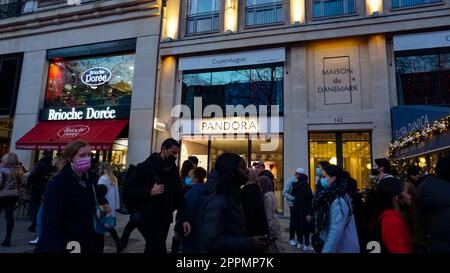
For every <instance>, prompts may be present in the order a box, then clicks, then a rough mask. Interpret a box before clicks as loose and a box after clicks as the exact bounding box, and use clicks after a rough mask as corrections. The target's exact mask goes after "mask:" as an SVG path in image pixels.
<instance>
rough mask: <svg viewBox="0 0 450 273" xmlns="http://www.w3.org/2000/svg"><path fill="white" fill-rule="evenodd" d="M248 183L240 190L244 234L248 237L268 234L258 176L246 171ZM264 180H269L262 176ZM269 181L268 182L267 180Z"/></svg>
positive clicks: (253, 171)
mask: <svg viewBox="0 0 450 273" xmlns="http://www.w3.org/2000/svg"><path fill="white" fill-rule="evenodd" d="M248 177H249V179H248V181H247V183H246V184H245V185H244V186H243V187H242V189H241V194H240V197H241V203H242V210H243V212H244V219H245V221H244V222H245V233H246V234H247V235H248V236H257V235H265V234H268V231H269V230H268V226H267V218H266V214H265V211H264V201H263V198H262V194H261V189H260V187H259V186H258V181H257V179H258V174H257V171H255V170H253V169H250V168H249V169H248ZM264 178H267V179H269V178H268V177H266V176H264ZM269 181H270V180H269Z"/></svg>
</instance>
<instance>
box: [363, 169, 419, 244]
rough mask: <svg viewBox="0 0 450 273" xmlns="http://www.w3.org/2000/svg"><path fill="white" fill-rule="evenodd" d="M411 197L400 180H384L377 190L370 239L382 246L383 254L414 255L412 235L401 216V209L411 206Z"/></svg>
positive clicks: (392, 178) (373, 204)
mask: <svg viewBox="0 0 450 273" xmlns="http://www.w3.org/2000/svg"><path fill="white" fill-rule="evenodd" d="M410 202H411V196H409V194H408V192H407V189H406V187H405V185H404V183H402V182H401V181H400V180H399V179H396V178H394V177H389V178H384V179H383V180H382V181H380V182H379V183H378V185H377V187H376V189H375V194H374V203H372V204H371V207H372V209H373V213H372V221H371V224H370V225H369V238H370V240H372V241H376V242H378V243H379V244H380V247H381V248H380V250H381V252H382V253H412V252H413V241H412V238H411V233H410V231H409V229H408V227H407V225H406V223H405V221H404V220H403V217H402V216H401V214H400V207H401V206H403V205H409V204H410Z"/></svg>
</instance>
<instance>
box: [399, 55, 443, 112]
mask: <svg viewBox="0 0 450 273" xmlns="http://www.w3.org/2000/svg"><path fill="white" fill-rule="evenodd" d="M395 65H396V71H397V73H396V74H397V91H398V97H399V104H401V105H416V104H430V105H434V104H444V105H448V104H450V49H449V48H447V49H432V50H417V51H406V52H400V53H397V55H396V62H395Z"/></svg>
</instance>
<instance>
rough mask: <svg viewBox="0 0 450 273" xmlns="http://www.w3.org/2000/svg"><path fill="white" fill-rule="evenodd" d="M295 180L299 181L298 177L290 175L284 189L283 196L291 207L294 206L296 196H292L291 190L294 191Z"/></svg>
mask: <svg viewBox="0 0 450 273" xmlns="http://www.w3.org/2000/svg"><path fill="white" fill-rule="evenodd" d="M295 182H297V177H295V176H292V177H290V178H289V179H288V181H287V182H286V186H285V187H284V190H283V196H284V198H285V199H286V202H287V204H288V206H289V207H292V206H294V201H295V197H294V196H292V194H291V191H292V183H295Z"/></svg>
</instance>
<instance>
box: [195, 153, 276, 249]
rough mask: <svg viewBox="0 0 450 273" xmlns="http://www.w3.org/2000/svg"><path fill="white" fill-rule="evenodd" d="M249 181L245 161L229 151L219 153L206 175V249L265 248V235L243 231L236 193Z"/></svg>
mask: <svg viewBox="0 0 450 273" xmlns="http://www.w3.org/2000/svg"><path fill="white" fill-rule="evenodd" d="M247 181H248V170H247V166H246V162H245V160H244V159H243V158H242V157H240V156H238V155H236V154H232V153H223V154H222V155H220V156H219V158H218V159H217V161H216V164H215V166H214V169H213V170H212V171H211V174H210V176H209V178H208V193H209V197H208V201H207V203H206V206H205V212H204V213H205V216H204V227H203V239H204V248H205V251H206V252H216V253H236V252H239V253H249V252H250V253H251V252H264V251H267V249H268V246H269V243H270V242H269V241H268V240H267V237H265V236H253V237H252V236H248V235H246V233H245V224H244V221H245V220H244V214H243V212H242V208H241V202H240V198H239V193H240V189H241V186H243V185H244V184H245V183H247Z"/></svg>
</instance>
